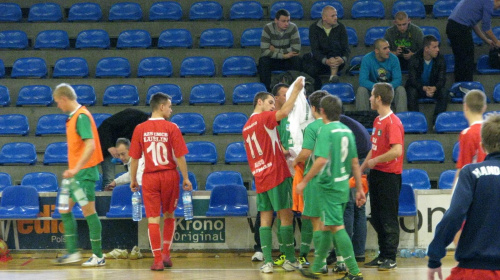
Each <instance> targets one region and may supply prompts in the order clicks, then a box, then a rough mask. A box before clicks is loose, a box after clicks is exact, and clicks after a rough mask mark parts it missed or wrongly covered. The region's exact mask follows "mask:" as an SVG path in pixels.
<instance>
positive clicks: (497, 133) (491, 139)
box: [481, 114, 500, 153]
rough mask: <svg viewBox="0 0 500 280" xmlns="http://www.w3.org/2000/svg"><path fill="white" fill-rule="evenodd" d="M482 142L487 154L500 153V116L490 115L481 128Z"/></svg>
mask: <svg viewBox="0 0 500 280" xmlns="http://www.w3.org/2000/svg"><path fill="white" fill-rule="evenodd" d="M481 142H482V143H483V147H484V149H485V150H486V152H487V153H494V152H499V151H500V114H490V115H488V116H487V117H486V120H485V121H484V122H483V125H482V126H481Z"/></svg>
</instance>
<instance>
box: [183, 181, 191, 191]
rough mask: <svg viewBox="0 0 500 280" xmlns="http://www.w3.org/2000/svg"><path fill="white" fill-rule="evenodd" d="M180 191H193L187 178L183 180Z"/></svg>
mask: <svg viewBox="0 0 500 280" xmlns="http://www.w3.org/2000/svg"><path fill="white" fill-rule="evenodd" d="M182 189H183V190H185V191H191V190H193V184H192V183H191V181H189V178H184V182H183V183H182Z"/></svg>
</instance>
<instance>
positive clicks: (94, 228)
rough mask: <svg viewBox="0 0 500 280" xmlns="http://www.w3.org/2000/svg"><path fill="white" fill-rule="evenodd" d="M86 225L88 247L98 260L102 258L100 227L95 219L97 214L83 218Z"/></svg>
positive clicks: (97, 218) (97, 219) (99, 222)
mask: <svg viewBox="0 0 500 280" xmlns="http://www.w3.org/2000/svg"><path fill="white" fill-rule="evenodd" d="M85 219H86V220H87V224H88V226H89V235H90V245H91V246H92V253H94V254H95V255H96V256H97V257H98V258H102V247H101V231H102V225H101V221H99V217H97V213H94V214H92V215H89V216H87V217H85Z"/></svg>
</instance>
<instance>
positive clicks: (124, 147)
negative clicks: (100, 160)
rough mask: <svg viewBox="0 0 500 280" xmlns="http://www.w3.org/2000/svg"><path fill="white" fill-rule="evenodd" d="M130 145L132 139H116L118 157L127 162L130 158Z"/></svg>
mask: <svg viewBox="0 0 500 280" xmlns="http://www.w3.org/2000/svg"><path fill="white" fill-rule="evenodd" d="M129 147H130V140H128V139H127V138H118V139H116V144H115V148H116V152H117V153H118V157H119V158H120V160H121V161H122V162H123V163H127V162H128V160H129V159H130V157H129V155H128V149H129Z"/></svg>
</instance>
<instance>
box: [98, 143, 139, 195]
mask: <svg viewBox="0 0 500 280" xmlns="http://www.w3.org/2000/svg"><path fill="white" fill-rule="evenodd" d="M115 148H116V153H117V154H118V157H119V158H120V160H121V161H122V162H123V165H125V166H126V169H127V172H125V173H123V174H122V175H120V176H118V177H117V178H116V179H114V180H113V181H111V183H109V185H107V186H106V187H105V188H104V190H105V191H112V190H113V189H114V188H115V187H116V186H120V185H125V184H130V173H129V171H128V170H129V168H130V162H131V160H130V159H131V158H130V156H129V154H128V150H129V148H130V140H128V139H127V138H118V140H116V146H115ZM142 173H144V157H142V158H141V159H139V167H138V168H137V176H136V177H137V182H138V183H139V185H142Z"/></svg>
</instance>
